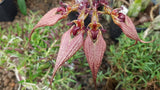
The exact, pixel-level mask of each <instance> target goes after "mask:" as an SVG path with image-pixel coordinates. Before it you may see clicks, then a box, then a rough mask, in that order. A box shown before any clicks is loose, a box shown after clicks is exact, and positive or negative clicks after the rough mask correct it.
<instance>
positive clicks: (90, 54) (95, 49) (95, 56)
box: [84, 31, 106, 86]
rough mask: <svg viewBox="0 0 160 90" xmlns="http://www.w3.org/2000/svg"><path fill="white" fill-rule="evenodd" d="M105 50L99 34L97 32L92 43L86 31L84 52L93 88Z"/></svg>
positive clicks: (104, 44) (89, 34)
mask: <svg viewBox="0 0 160 90" xmlns="http://www.w3.org/2000/svg"><path fill="white" fill-rule="evenodd" d="M105 50H106V43H105V41H104V39H103V36H102V34H101V32H100V31H99V34H98V37H97V40H96V42H93V41H92V39H91V33H90V31H88V35H87V37H86V40H85V42H84V52H85V55H86V57H87V61H88V63H89V66H90V69H91V71H92V75H93V80H94V83H95V86H96V78H97V72H98V69H99V67H100V65H101V62H102V58H103V55H104V52H105Z"/></svg>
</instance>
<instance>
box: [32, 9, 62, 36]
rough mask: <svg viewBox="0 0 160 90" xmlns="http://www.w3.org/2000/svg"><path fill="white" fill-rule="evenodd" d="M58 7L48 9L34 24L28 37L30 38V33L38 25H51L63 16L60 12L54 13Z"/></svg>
mask: <svg viewBox="0 0 160 90" xmlns="http://www.w3.org/2000/svg"><path fill="white" fill-rule="evenodd" d="M57 9H58V8H53V9H51V10H50V11H48V12H47V13H46V14H45V15H44V16H43V17H42V18H41V19H40V21H39V22H38V23H37V24H36V26H35V27H34V28H33V29H32V31H31V33H30V35H29V39H30V38H31V35H32V33H33V32H34V30H35V29H36V28H38V27H44V26H52V25H54V24H56V23H57V21H59V20H60V19H62V18H63V15H61V14H56V13H57Z"/></svg>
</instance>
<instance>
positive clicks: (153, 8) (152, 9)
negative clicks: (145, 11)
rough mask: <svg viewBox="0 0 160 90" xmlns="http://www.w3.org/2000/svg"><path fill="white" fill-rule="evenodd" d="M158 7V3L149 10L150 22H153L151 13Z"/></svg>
mask: <svg viewBox="0 0 160 90" xmlns="http://www.w3.org/2000/svg"><path fill="white" fill-rule="evenodd" d="M159 5H160V3H158V4H156V5H155V6H154V7H152V8H151V11H150V18H151V21H153V20H154V16H153V11H154V10H155V9H156V8H158V7H159Z"/></svg>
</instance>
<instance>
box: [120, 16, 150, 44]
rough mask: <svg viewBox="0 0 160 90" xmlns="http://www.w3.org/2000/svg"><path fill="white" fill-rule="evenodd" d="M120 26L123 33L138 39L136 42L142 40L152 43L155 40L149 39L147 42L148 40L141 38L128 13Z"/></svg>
mask: <svg viewBox="0 0 160 90" xmlns="http://www.w3.org/2000/svg"><path fill="white" fill-rule="evenodd" d="M119 26H120V28H121V29H122V31H123V33H124V34H125V35H126V36H127V37H129V38H131V39H133V40H136V42H137V41H140V42H142V43H151V42H153V41H148V42H146V41H143V40H141V39H140V38H139V36H138V34H137V31H136V28H135V26H134V24H133V22H132V21H131V19H130V18H129V17H128V16H126V15H125V22H121V23H120V24H119Z"/></svg>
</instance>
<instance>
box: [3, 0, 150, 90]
mask: <svg viewBox="0 0 160 90" xmlns="http://www.w3.org/2000/svg"><path fill="white" fill-rule="evenodd" d="M0 1H1V0H0ZM14 1H15V3H16V1H17V0H14ZM65 1H67V0H65ZM58 3H59V0H26V5H27V11H28V12H29V11H32V12H39V15H44V14H45V13H46V12H47V11H49V10H50V9H51V8H53V7H56V6H57V5H59V4H58ZM147 13H148V11H147ZM141 15H144V13H143V14H141ZM145 15H146V17H148V16H149V14H145ZM26 17H29V15H26V16H24V15H23V14H21V13H20V11H19V10H18V13H17V15H16V17H15V20H14V21H13V22H0V26H1V28H2V29H6V28H8V26H12V25H14V24H16V23H17V22H20V24H21V25H23V23H25V22H26V21H25V18H26ZM140 19H141V17H138V18H136V19H135V18H134V19H133V20H135V21H137V22H134V23H135V24H136V25H137V24H140V23H143V22H141V21H138V20H140ZM106 24H107V23H106ZM105 26H108V25H105ZM106 28H108V27H106ZM104 38H105V40H106V43H107V46H109V45H110V44H114V42H113V41H112V40H111V39H110V38H109V35H108V34H107V33H106V34H105V35H104ZM108 67H109V65H108V64H107V55H105V57H104V59H103V62H102V65H101V68H100V70H101V71H103V72H105V71H106V70H107V68H108ZM84 78H85V80H84ZM77 80H78V82H79V83H82V90H91V89H94V84H93V79H92V76H91V75H83V76H77ZM116 85H117V81H116V80H114V79H110V80H103V81H102V82H101V84H100V83H98V84H97V89H98V90H114V87H115V86H116ZM17 89H18V81H17V80H16V76H15V74H14V72H13V71H7V70H5V69H3V68H0V90H17Z"/></svg>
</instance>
